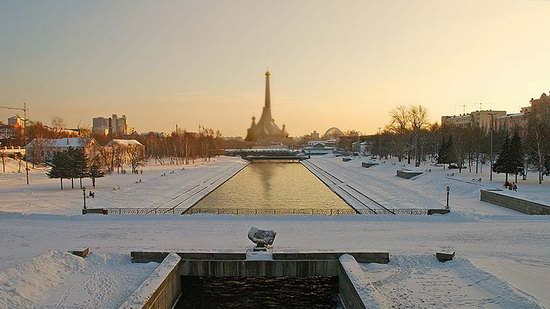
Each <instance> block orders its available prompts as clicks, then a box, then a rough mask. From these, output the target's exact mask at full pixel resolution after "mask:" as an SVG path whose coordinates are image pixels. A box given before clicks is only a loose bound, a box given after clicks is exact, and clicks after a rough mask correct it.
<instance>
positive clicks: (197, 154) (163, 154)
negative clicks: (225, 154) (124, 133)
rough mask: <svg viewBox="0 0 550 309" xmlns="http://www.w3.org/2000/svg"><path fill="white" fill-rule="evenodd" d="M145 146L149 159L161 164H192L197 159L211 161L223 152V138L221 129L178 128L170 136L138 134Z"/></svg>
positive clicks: (138, 138)
mask: <svg viewBox="0 0 550 309" xmlns="http://www.w3.org/2000/svg"><path fill="white" fill-rule="evenodd" d="M136 139H137V140H138V141H139V142H140V143H142V144H143V145H144V146H145V154H146V157H147V158H148V159H154V160H155V161H156V162H157V163H159V164H190V163H194V162H195V160H197V159H201V160H203V161H210V159H211V158H212V157H214V156H217V155H220V154H221V153H222V150H221V149H222V146H223V140H222V138H221V133H220V131H214V130H213V129H207V128H204V129H202V130H201V131H200V132H199V133H195V132H187V131H184V130H178V131H174V132H172V133H171V134H170V135H168V136H164V135H158V134H155V133H150V134H148V135H146V136H136Z"/></svg>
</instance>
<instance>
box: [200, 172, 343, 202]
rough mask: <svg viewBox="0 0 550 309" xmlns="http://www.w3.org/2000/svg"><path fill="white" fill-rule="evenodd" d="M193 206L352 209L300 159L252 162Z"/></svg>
mask: <svg viewBox="0 0 550 309" xmlns="http://www.w3.org/2000/svg"><path fill="white" fill-rule="evenodd" d="M194 208H199V209H217V208H239V209H245V210H246V209H260V210H262V209H335V210H336V209H341V210H352V209H351V208H350V207H349V206H348V205H347V204H346V203H345V202H344V201H342V199H340V198H339V197H338V196H337V195H336V194H334V193H333V192H332V191H330V189H329V188H327V187H326V186H325V185H324V184H323V183H322V182H321V181H320V180H319V179H317V177H315V175H313V174H312V173H311V172H309V171H308V170H307V169H306V168H305V167H304V166H302V164H300V163H252V164H250V165H249V166H248V167H246V168H245V169H244V170H242V171H241V172H239V173H238V174H237V175H235V176H234V177H233V178H231V179H230V180H229V181H227V182H226V183H224V184H223V185H221V186H220V187H219V188H217V189H216V190H214V191H213V192H212V193H210V194H209V195H208V196H206V197H205V198H204V199H203V200H202V201H200V202H199V203H197V204H196V205H195V206H194Z"/></svg>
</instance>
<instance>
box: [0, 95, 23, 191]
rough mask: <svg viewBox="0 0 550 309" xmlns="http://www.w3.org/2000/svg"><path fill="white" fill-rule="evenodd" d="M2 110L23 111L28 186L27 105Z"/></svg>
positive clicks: (5, 107) (7, 107)
mask: <svg viewBox="0 0 550 309" xmlns="http://www.w3.org/2000/svg"><path fill="white" fill-rule="evenodd" d="M0 108H4V109H12V110H19V111H23V147H24V148H25V174H26V177H27V184H29V157H28V156H27V103H23V108H20V107H11V106H0Z"/></svg>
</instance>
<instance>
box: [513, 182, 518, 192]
mask: <svg viewBox="0 0 550 309" xmlns="http://www.w3.org/2000/svg"><path fill="white" fill-rule="evenodd" d="M512 190H514V191H518V185H517V184H516V183H515V182H514V185H513V187H512Z"/></svg>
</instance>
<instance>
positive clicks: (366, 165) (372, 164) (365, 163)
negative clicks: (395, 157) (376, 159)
mask: <svg viewBox="0 0 550 309" xmlns="http://www.w3.org/2000/svg"><path fill="white" fill-rule="evenodd" d="M375 165H378V163H371V162H361V166H362V167H365V168H369V167H373V166H375Z"/></svg>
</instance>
